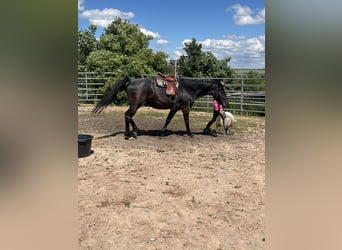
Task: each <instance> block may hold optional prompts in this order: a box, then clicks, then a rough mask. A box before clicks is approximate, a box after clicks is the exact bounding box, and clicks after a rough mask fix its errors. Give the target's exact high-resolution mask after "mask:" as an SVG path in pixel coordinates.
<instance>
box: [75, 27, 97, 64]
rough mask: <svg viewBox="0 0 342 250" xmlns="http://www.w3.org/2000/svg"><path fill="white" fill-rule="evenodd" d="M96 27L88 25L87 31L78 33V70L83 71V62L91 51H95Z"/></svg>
mask: <svg viewBox="0 0 342 250" xmlns="http://www.w3.org/2000/svg"><path fill="white" fill-rule="evenodd" d="M96 30H97V27H96V26H95V25H90V26H89V27H88V30H80V31H78V65H79V70H84V69H85V67H84V66H85V61H86V59H87V57H88V56H89V55H90V53H91V52H92V51H95V50H96V47H97V40H96V38H95V32H96Z"/></svg>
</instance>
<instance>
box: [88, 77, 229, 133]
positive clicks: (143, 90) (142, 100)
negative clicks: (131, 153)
mask: <svg viewBox="0 0 342 250" xmlns="http://www.w3.org/2000/svg"><path fill="white" fill-rule="evenodd" d="M177 81H178V83H179V84H178V88H177V89H176V94H175V96H170V95H167V94H166V91H165V88H163V87H160V86H158V85H157V81H156V79H153V78H137V79H133V80H131V79H130V78H129V77H125V78H124V79H122V80H120V81H119V82H118V83H117V84H116V85H115V86H114V87H113V88H112V89H111V90H110V91H109V92H108V93H107V94H106V95H105V96H104V97H103V98H102V99H101V100H100V101H99V102H98V103H97V104H96V105H95V107H94V108H93V110H92V113H93V114H98V113H101V112H102V111H103V110H104V109H105V108H106V107H107V106H108V105H110V104H111V103H112V102H113V101H114V100H115V99H116V96H117V94H118V93H119V92H120V91H122V90H125V91H126V94H127V98H128V103H129V108H128V110H127V111H126V112H125V134H124V136H125V139H130V138H131V137H134V138H137V135H138V127H137V125H136V124H135V122H134V121H133V116H134V115H135V113H136V112H137V110H138V109H139V108H140V107H141V106H142V105H143V104H147V105H149V106H151V107H152V108H155V109H170V112H169V114H168V116H167V118H166V121H165V124H164V126H163V127H162V129H161V132H162V135H164V132H165V131H166V128H167V126H168V125H169V123H170V122H171V120H172V118H173V117H174V115H175V114H176V113H177V111H179V110H182V112H183V118H184V122H185V127H186V132H187V135H189V136H191V137H192V136H193V134H192V132H191V130H190V126H189V113H190V109H191V107H192V105H193V104H194V102H195V100H196V99H197V98H199V97H202V96H205V95H212V97H213V98H214V99H216V100H217V101H218V102H219V103H220V104H221V105H222V106H223V107H226V106H227V105H228V100H227V96H226V93H225V89H224V83H223V81H222V80H220V79H213V80H209V79H186V78H178V77H177ZM129 125H131V126H132V129H133V131H132V133H130V126H129Z"/></svg>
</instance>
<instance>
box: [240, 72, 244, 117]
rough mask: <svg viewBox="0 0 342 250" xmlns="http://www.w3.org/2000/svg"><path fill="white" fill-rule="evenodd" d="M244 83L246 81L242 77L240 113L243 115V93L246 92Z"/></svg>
mask: <svg viewBox="0 0 342 250" xmlns="http://www.w3.org/2000/svg"><path fill="white" fill-rule="evenodd" d="M244 85H245V81H244V79H243V77H241V93H240V115H243V93H244Z"/></svg>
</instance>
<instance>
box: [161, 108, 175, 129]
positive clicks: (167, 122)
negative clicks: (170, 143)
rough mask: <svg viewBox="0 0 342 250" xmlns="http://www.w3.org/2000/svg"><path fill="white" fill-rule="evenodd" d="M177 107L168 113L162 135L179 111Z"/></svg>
mask: <svg viewBox="0 0 342 250" xmlns="http://www.w3.org/2000/svg"><path fill="white" fill-rule="evenodd" d="M177 111H178V110H177V109H171V110H170V112H169V114H168V115H167V118H166V121H165V124H164V126H163V127H162V135H164V133H165V130H166V127H167V126H168V125H169V123H170V122H171V120H172V118H173V117H174V115H175V114H176V113H177Z"/></svg>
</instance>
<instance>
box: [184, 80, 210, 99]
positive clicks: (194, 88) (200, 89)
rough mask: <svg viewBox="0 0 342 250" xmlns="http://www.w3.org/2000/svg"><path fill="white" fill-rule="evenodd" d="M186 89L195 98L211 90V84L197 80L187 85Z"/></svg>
mask: <svg viewBox="0 0 342 250" xmlns="http://www.w3.org/2000/svg"><path fill="white" fill-rule="evenodd" d="M187 90H188V92H189V93H190V95H191V96H192V97H193V98H194V99H197V98H200V97H202V96H205V95H206V94H208V93H209V92H210V91H212V90H213V86H212V84H210V83H207V82H198V83H195V84H193V85H191V86H189V87H188V88H187Z"/></svg>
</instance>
